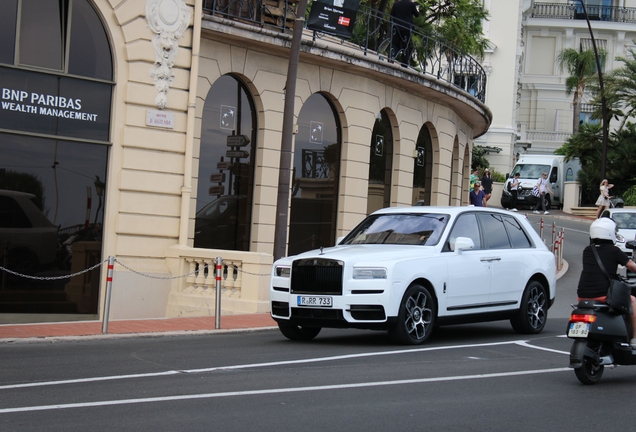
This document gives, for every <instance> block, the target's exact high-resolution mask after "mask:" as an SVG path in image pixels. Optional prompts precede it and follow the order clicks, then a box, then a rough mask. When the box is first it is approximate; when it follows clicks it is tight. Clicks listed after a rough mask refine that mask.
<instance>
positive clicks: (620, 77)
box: [605, 49, 636, 131]
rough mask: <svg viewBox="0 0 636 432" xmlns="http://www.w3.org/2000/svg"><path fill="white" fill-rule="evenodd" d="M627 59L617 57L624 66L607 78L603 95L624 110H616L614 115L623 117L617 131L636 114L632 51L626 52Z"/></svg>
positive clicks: (635, 58)
mask: <svg viewBox="0 0 636 432" xmlns="http://www.w3.org/2000/svg"><path fill="white" fill-rule="evenodd" d="M628 54H629V57H617V58H616V59H617V60H619V61H621V62H623V63H624V66H622V67H620V68H617V69H614V70H613V71H612V72H611V73H610V74H608V76H607V84H605V93H606V95H607V97H608V99H611V100H613V101H614V102H613V103H614V104H615V105H617V106H619V107H621V108H624V111H622V110H620V109H617V110H615V111H616V112H615V113H614V115H615V116H616V117H623V119H622V121H621V124H620V127H619V128H618V130H619V131H620V130H622V129H623V128H624V127H625V123H626V122H627V120H628V119H629V118H630V117H634V114H636V53H635V52H634V50H633V49H629V50H628Z"/></svg>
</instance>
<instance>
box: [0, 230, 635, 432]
mask: <svg viewBox="0 0 636 432" xmlns="http://www.w3.org/2000/svg"><path fill="white" fill-rule="evenodd" d="M531 218H532V217H531ZM537 220H538V218H537ZM546 220H547V218H546ZM558 223H559V224H560V225H561V226H564V227H566V224H569V223H570V222H569V221H559V222H558ZM577 224H578V225H577ZM577 224H574V225H572V226H568V227H567V229H568V230H570V231H567V232H566V239H567V240H566V241H567V243H566V249H565V250H566V260H568V262H569V264H570V267H569V271H568V273H567V274H566V275H565V276H564V277H563V278H561V279H560V280H559V283H558V288H557V302H556V303H555V307H554V308H553V309H552V310H551V311H550V317H549V320H548V324H547V326H546V328H545V330H544V331H543V332H542V333H541V334H539V335H533V336H530V337H528V336H521V335H518V334H516V333H515V332H514V331H513V330H512V329H511V327H510V325H509V323H507V322H496V323H486V324H471V325H462V326H451V327H443V328H440V329H438V330H437V331H436V333H435V334H434V335H433V337H432V339H431V340H430V341H429V342H428V343H427V344H425V345H423V346H418V347H411V346H397V345H394V344H392V343H391V342H390V340H389V338H388V336H387V335H386V333H384V332H373V331H362V330H329V329H325V330H323V332H322V333H321V334H320V335H319V336H318V337H317V338H316V339H315V340H314V341H310V342H292V341H288V340H286V339H285V338H284V337H283V336H282V335H280V333H279V332H278V331H277V330H265V331H256V332H246V333H237V334H214V335H197V336H170V337H168V336H166V337H139V338H134V339H85V340H75V341H64V342H59V341H57V342H56V341H53V340H48V341H41V342H37V343H24V342H18V343H13V344H2V345H0V430H2V431H3V432H4V431H36V430H37V431H41V430H47V431H86V430H140V431H176V430H187V431H251V430H258V431H281V430H294V431H326V430H329V431H380V430H385V431H407V430H409V431H411V430H417V431H419V430H444V431H455V430H457V431H460V430H461V431H510V430H515V431H537V430H550V431H551V430H559V431H577V432H579V431H581V430H600V429H613V428H623V429H624V430H632V429H633V428H634V426H633V425H634V417H635V416H634V415H633V414H632V410H633V402H631V401H630V397H631V396H632V394H633V388H634V387H633V386H634V385H636V368H629V367H621V368H618V369H613V370H606V372H605V374H604V376H603V378H602V380H601V382H600V383H599V384H597V385H595V386H584V385H582V384H580V383H579V382H578V380H577V379H576V378H575V376H574V373H573V372H572V370H569V369H568V368H567V365H568V353H569V348H570V341H569V340H568V339H567V338H565V337H563V334H564V332H565V327H566V322H567V317H568V316H569V311H570V306H569V304H570V303H571V302H572V301H573V299H574V297H575V291H576V282H577V281H578V272H580V264H577V263H578V262H579V261H580V249H582V247H583V246H584V245H585V244H587V237H586V232H587V231H586V229H587V228H586V227H587V225H586V224H581V223H577ZM579 237H580V238H579ZM577 266H579V267H578V269H577Z"/></svg>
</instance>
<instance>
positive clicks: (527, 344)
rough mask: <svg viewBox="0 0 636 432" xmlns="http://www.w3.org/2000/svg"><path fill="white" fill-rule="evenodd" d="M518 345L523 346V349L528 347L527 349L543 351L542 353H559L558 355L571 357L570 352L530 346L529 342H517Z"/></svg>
mask: <svg viewBox="0 0 636 432" xmlns="http://www.w3.org/2000/svg"><path fill="white" fill-rule="evenodd" d="M517 345H519V346H523V347H527V348H534V349H537V350H542V351H548V352H553V353H557V354H566V355H570V353H569V351H560V350H555V349H552V348H544V347H540V346H536V345H530V344H529V343H528V342H527V341H521V342H517Z"/></svg>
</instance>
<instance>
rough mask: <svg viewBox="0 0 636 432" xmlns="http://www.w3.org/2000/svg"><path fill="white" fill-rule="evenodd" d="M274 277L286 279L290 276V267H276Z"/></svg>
mask: <svg viewBox="0 0 636 432" xmlns="http://www.w3.org/2000/svg"><path fill="white" fill-rule="evenodd" d="M275 274H276V276H279V277H285V278H288V277H290V276H291V267H289V266H276V269H275Z"/></svg>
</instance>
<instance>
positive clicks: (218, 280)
mask: <svg viewBox="0 0 636 432" xmlns="http://www.w3.org/2000/svg"><path fill="white" fill-rule="evenodd" d="M215 267H216V308H215V311H214V314H215V317H214V318H215V323H214V328H215V329H217V330H218V329H220V328H221V278H222V276H223V258H221V257H216V266H215Z"/></svg>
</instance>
